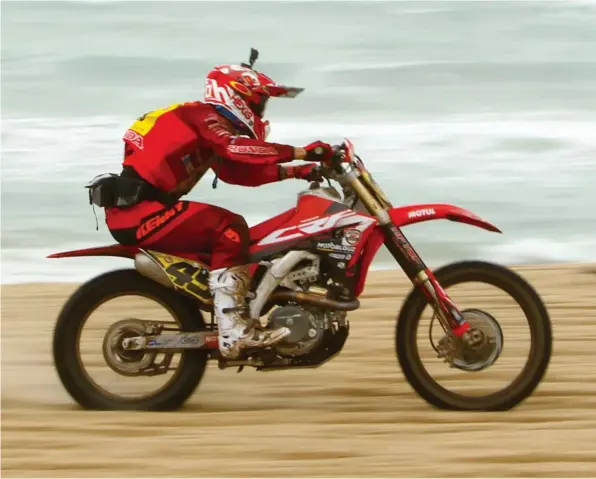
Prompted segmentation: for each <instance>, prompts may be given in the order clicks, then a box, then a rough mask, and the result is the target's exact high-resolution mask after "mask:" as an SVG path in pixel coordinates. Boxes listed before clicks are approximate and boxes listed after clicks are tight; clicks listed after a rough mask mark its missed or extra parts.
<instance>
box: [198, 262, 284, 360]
mask: <svg viewBox="0 0 596 479" xmlns="http://www.w3.org/2000/svg"><path fill="white" fill-rule="evenodd" d="M249 288H250V282H249V275H248V266H244V265H243V266H234V267H231V268H221V269H216V270H214V271H211V273H210V275H209V289H210V290H211V294H212V296H213V309H214V313H215V318H216V320H217V326H218V329H219V336H218V340H219V351H220V352H221V355H222V356H223V357H225V358H228V359H236V358H238V357H239V356H240V353H241V352H242V351H243V350H245V349H247V348H265V347H269V346H272V345H273V344H276V343H277V342H279V341H281V340H282V339H283V338H285V337H287V336H289V335H290V330H289V329H288V328H279V329H275V330H263V329H262V328H261V327H260V323H259V324H258V325H257V324H255V322H254V321H252V320H251V319H250V318H249V316H248V307H247V304H246V296H247V294H248V291H249Z"/></svg>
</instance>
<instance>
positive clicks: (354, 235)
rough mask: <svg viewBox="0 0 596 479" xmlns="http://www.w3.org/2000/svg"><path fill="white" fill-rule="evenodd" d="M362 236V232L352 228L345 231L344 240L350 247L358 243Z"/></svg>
mask: <svg viewBox="0 0 596 479" xmlns="http://www.w3.org/2000/svg"><path fill="white" fill-rule="evenodd" d="M361 236H362V233H360V231H359V230H357V229H353V228H351V229H349V230H346V231H344V239H345V240H346V242H347V243H348V244H349V245H352V246H353V245H355V244H356V243H358V241H360V237H361Z"/></svg>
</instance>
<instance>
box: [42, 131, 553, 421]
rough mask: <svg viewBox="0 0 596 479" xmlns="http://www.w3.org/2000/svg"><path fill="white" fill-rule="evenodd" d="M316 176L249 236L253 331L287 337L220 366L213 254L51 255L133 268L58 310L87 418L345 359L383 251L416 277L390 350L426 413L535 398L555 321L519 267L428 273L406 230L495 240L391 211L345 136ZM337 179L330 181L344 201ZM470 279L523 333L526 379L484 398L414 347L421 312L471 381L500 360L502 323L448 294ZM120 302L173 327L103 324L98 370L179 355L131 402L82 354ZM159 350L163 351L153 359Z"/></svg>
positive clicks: (64, 367)
mask: <svg viewBox="0 0 596 479" xmlns="http://www.w3.org/2000/svg"><path fill="white" fill-rule="evenodd" d="M317 171H318V174H319V175H320V177H319V181H313V182H311V183H310V185H309V188H308V189H307V190H305V191H302V192H300V193H299V194H298V199H297V204H296V206H295V207H294V208H291V209H289V210H288V211H285V212H283V213H281V214H279V215H277V216H275V217H273V218H270V219H268V220H266V221H264V222H262V223H260V224H257V225H255V226H254V227H252V228H250V255H251V269H250V271H251V277H252V280H251V281H252V284H251V287H250V293H249V295H248V297H247V305H248V313H249V315H250V318H252V320H253V321H255V322H256V323H257V324H261V326H262V327H265V328H278V327H281V326H285V327H288V328H289V329H290V330H291V334H290V336H288V337H286V338H285V339H284V340H283V341H282V342H280V343H278V344H277V345H274V346H273V347H270V348H267V349H262V350H254V351H248V352H247V354H246V357H243V358H242V359H237V360H226V359H224V358H223V357H222V356H221V355H220V353H219V350H218V330H217V325H216V322H215V321H214V316H213V300H212V297H211V294H210V291H209V287H208V276H209V266H208V264H209V255H208V254H206V253H200V252H198V253H196V254H189V253H185V254H184V253H180V252H177V251H155V250H151V249H145V248H140V247H135V246H124V245H119V244H116V245H112V246H105V247H96V248H89V249H81V250H75V251H67V252H62V253H56V254H52V255H50V256H49V257H50V258H67V257H77V256H79V257H80V256H117V257H124V258H130V259H133V260H134V266H135V267H134V268H130V269H123V270H117V271H112V272H108V273H105V274H102V275H99V276H97V277H95V278H93V279H91V280H89V281H88V282H86V283H84V284H83V285H81V286H80V287H79V288H78V289H77V290H76V291H75V292H74V293H73V295H72V296H71V297H70V298H69V300H68V301H67V303H66V304H65V305H64V307H63V309H62V311H61V312H60V314H59V317H58V320H57V324H56V326H55V331H54V341H53V357H54V362H55V367H56V369H57V371H58V374H59V377H60V380H61V381H62V384H63V385H64V387H65V388H66V390H67V391H68V393H69V394H70V395H71V396H72V398H74V399H75V400H76V401H77V402H78V403H79V404H80V405H82V406H83V407H85V408H90V409H137V410H167V409H170V410H171V409H176V408H178V407H180V406H182V405H183V404H184V402H185V401H186V400H187V399H188V398H189V396H190V395H192V394H193V392H194V391H195V389H196V387H197V386H198V385H199V383H200V381H201V379H202V377H203V374H204V372H205V369H206V366H207V363H208V361H217V364H218V366H219V368H220V369H223V368H229V367H238V371H241V370H242V368H243V367H245V366H251V367H254V368H256V370H258V371H277V370H284V369H294V368H316V367H319V366H321V365H322V364H324V363H326V362H328V361H329V360H331V359H332V358H334V357H335V356H336V355H338V354H339V353H340V351H341V350H342V348H343V346H344V344H345V342H346V340H347V338H348V334H349V329H350V324H349V322H348V319H347V313H348V312H349V311H354V310H356V309H358V308H359V306H360V301H359V299H358V297H359V296H360V294H361V293H362V291H363V288H364V284H365V280H366V277H367V272H368V270H369V266H370V264H371V262H372V260H373V258H374V256H375V254H376V253H377V251H378V250H379V248H380V247H381V245H383V244H384V245H385V246H386V247H387V249H388V250H389V252H390V253H391V255H392V256H393V258H395V260H396V261H397V263H398V264H399V265H400V266H401V268H402V269H403V271H404V272H405V274H406V275H407V277H408V278H409V279H410V280H411V282H412V289H411V291H410V292H409V294H408V296H407V297H406V299H405V301H404V302H403V304H402V307H401V310H400V311H399V313H398V317H397V325H396V331H395V348H396V354H397V358H398V362H399V365H400V367H401V369H402V371H403V373H404V375H405V378H406V379H407V381H408V382H409V384H410V385H411V386H412V387H413V389H414V390H415V391H416V392H417V393H418V394H419V395H420V396H421V397H422V398H423V399H424V400H426V401H427V402H428V403H429V404H431V405H433V406H435V407H438V408H442V409H452V410H508V409H511V408H513V407H515V406H516V405H517V404H519V403H520V402H521V401H523V400H524V399H526V398H527V397H528V396H530V395H531V394H532V393H533V391H534V390H535V388H536V387H537V386H538V384H539V382H540V381H541V379H542V377H543V375H544V374H545V371H546V369H547V367H548V363H549V360H550V356H551V349H552V333H551V323H550V318H549V315H548V312H547V310H546V308H545V305H544V304H543V302H542V300H541V298H540V297H539V296H538V294H537V293H536V292H535V290H534V289H533V288H532V286H531V285H530V284H529V283H528V282H526V280H525V279H523V278H522V277H521V276H520V275H518V274H517V273H516V272H514V271H512V270H510V269H508V268H506V267H504V266H501V265H498V264H493V263H490V262H485V261H460V262H454V263H451V264H448V265H445V266H442V267H440V268H438V269H436V270H435V271H431V269H430V268H428V267H427V266H426V265H425V263H424V262H423V261H422V259H421V258H420V256H419V255H418V254H417V252H416V251H415V250H414V248H413V247H412V245H411V244H410V242H409V241H408V240H407V239H406V237H405V236H404V234H403V233H402V231H401V228H402V227H404V226H406V225H411V224H414V223H419V222H423V221H429V220H439V219H446V220H450V221H455V222H460V223H465V224H468V225H472V226H476V227H479V228H483V229H484V230H487V231H491V232H498V233H500V232H501V231H500V230H499V229H498V228H497V227H496V226H494V225H492V224H491V223H489V222H487V221H485V220H483V219H482V218H480V217H479V216H477V215H475V214H473V213H472V212H470V211H468V210H466V209H463V208H460V207H457V206H453V205H449V204H417V205H410V206H402V207H393V206H392V204H391V203H390V201H389V200H388V198H387V197H386V195H385V194H384V193H383V191H382V190H381V189H380V187H379V186H378V184H377V183H376V182H375V181H374V179H373V178H372V176H371V174H370V172H369V171H368V169H367V168H366V166H365V165H364V162H363V161H362V159H361V158H360V157H359V156H357V155H356V154H355V151H354V147H353V145H352V143H351V142H350V141H349V140H348V139H346V140H345V142H344V143H343V144H342V145H340V146H338V147H335V150H334V155H333V159H332V161H330V162H328V163H327V164H321V166H319V167H317ZM325 180H326V183H325ZM332 180H333V181H336V182H337V183H339V185H340V189H341V193H340V191H339V190H338V189H337V188H335V187H333V186H332V183H331V181H332ZM342 193H343V194H342ZM174 208H175V206H174ZM166 214H167V213H166ZM470 281H477V282H480V283H487V284H489V285H493V286H495V287H497V288H499V289H501V290H502V291H504V292H505V293H506V294H507V295H508V296H510V297H511V298H513V300H514V301H515V302H517V304H518V305H520V306H521V308H522V309H523V311H524V314H525V316H526V320H527V322H528V325H529V328H530V331H531V334H530V335H531V348H530V353H529V355H528V357H527V361H526V363H525V365H524V367H523V370H522V371H521V373H519V374H518V375H517V377H516V378H515V379H514V380H513V382H512V383H511V384H509V385H508V386H506V387H504V388H502V389H500V390H498V391H497V392H495V393H492V394H488V395H481V396H470V395H462V394H458V393H454V392H452V391H450V390H448V389H445V388H444V387H442V386H441V385H440V384H439V383H438V382H437V381H436V380H435V379H434V378H433V377H432V376H431V375H430V374H429V373H428V372H427V371H426V369H425V368H424V366H423V364H422V361H421V359H420V355H419V351H418V348H417V346H416V330H417V326H418V324H419V322H420V318H421V315H422V311H423V310H424V308H425V306H427V305H429V306H430V308H431V310H433V311H434V315H433V320H434V319H438V322H439V323H440V325H441V327H442V329H443V332H441V334H443V333H444V336H443V337H442V339H441V340H440V341H438V344H434V343H433V344H432V346H433V349H434V351H435V352H436V356H438V357H439V358H441V360H442V361H444V362H446V363H447V364H448V365H449V366H450V367H452V368H456V369H458V370H462V371H466V372H469V373H470V374H471V373H472V372H474V371H480V370H483V369H486V368H489V367H490V366H491V365H493V364H494V363H495V362H496V361H497V359H498V358H499V356H500V353H501V351H502V348H503V333H502V329H501V327H500V325H499V322H498V321H497V320H496V319H495V318H494V317H493V316H492V315H491V314H489V313H488V312H486V311H483V310H479V309H463V310H462V309H459V308H458V307H457V306H456V305H455V304H454V302H453V301H452V300H451V299H450V297H449V295H448V294H447V292H446V291H445V289H444V288H448V287H451V286H454V285H457V284H460V283H465V282H470ZM129 294H136V295H140V296H145V297H148V298H151V299H153V300H155V301H157V302H158V303H159V304H161V305H163V306H164V307H165V308H166V309H167V310H168V311H169V313H170V314H172V316H173V317H174V318H175V322H160V321H147V320H142V319H135V318H126V319H122V320H120V321H117V322H116V323H114V324H112V325H111V326H110V327H109V328H108V330H107V332H106V333H105V336H104V339H103V345H102V351H103V358H104V360H105V362H106V363H107V365H108V366H109V367H110V368H111V369H112V370H113V371H115V372H117V373H118V374H120V375H123V376H130V377H134V376H155V375H160V374H165V373H166V372H167V371H169V370H171V369H172V368H171V363H172V358H173V356H174V355H175V354H179V355H180V361H179V364H178V370H177V372H176V374H175V375H174V377H173V379H172V380H171V381H170V382H169V383H168V384H167V385H166V386H164V387H163V388H161V389H160V390H159V391H157V392H155V393H153V394H150V395H148V396H146V397H143V398H140V399H139V398H133V399H129V398H124V397H121V396H118V395H114V394H112V393H109V392H104V391H103V390H102V389H101V388H99V387H98V386H97V385H96V384H94V382H93V381H92V380H91V379H90V377H89V375H88V374H87V373H86V372H85V370H84V369H83V367H82V363H81V360H80V359H79V357H78V353H79V340H80V331H81V329H82V326H83V324H84V323H85V321H86V318H87V317H88V316H89V315H90V314H91V312H93V311H94V310H95V309H96V308H97V307H98V306H99V305H101V304H103V303H104V302H106V301H108V300H111V299H113V298H115V297H118V296H122V295H129ZM205 318H208V319H205ZM209 318H210V319H209ZM262 319H265V320H266V325H264V326H263V325H262ZM173 326H174V327H173ZM431 327H432V326H431ZM431 341H432V338H431ZM158 354H160V355H163V360H162V361H161V362H159V363H158V362H156V357H157V355H158ZM466 375H467V373H466Z"/></svg>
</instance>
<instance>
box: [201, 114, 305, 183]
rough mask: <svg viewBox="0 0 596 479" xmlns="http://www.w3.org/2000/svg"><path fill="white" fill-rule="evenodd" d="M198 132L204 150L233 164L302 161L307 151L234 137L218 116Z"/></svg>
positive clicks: (212, 115) (205, 120)
mask: <svg viewBox="0 0 596 479" xmlns="http://www.w3.org/2000/svg"><path fill="white" fill-rule="evenodd" d="M199 129H200V132H201V137H202V139H203V141H204V145H205V146H207V147H209V148H211V149H213V151H214V152H215V154H216V155H217V156H220V157H221V158H224V159H226V160H229V161H233V162H239V163H245V164H246V163H249V164H253V165H275V164H277V163H286V162H289V161H293V160H301V159H303V158H304V157H305V155H306V151H305V150H304V148H294V147H293V146H290V145H281V144H278V143H268V142H266V141H261V140H255V139H252V138H245V137H241V136H234V135H233V134H232V133H231V132H230V131H229V130H228V128H226V125H225V123H224V121H223V120H222V119H221V118H220V117H219V116H218V115H217V114H210V115H207V117H205V119H204V120H203V121H202V122H200V124H199ZM272 171H273V170H272ZM222 179H223V178H222ZM224 181H225V180H224Z"/></svg>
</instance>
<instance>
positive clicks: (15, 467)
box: [2, 265, 596, 477]
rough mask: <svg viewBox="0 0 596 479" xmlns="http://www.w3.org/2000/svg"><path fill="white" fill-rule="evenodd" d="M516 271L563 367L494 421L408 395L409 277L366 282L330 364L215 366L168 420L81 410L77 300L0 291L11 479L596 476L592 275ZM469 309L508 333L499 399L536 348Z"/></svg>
mask: <svg viewBox="0 0 596 479" xmlns="http://www.w3.org/2000/svg"><path fill="white" fill-rule="evenodd" d="M515 269H516V270H518V271H519V272H520V273H521V274H522V275H523V276H524V277H526V278H527V279H529V280H530V281H531V282H532V283H533V284H534V286H535V287H536V288H537V290H538V292H539V293H540V294H541V295H542V297H543V299H544V300H545V302H546V304H547V307H548V308H549V313H550V314H551V319H552V322H553V331H554V338H555V342H554V353H553V357H552V361H551V364H550V367H549V370H548V372H547V374H546V377H545V379H544V381H543V383H542V384H541V386H540V387H539V388H538V390H537V391H536V392H535V393H534V395H533V396H532V397H530V398H529V399H528V400H527V401H526V402H524V403H522V404H521V405H520V406H519V407H518V408H516V409H514V410H512V411H509V412H501V413H457V412H443V411H439V410H435V409H433V408H432V407H430V406H429V405H427V404H426V403H425V402H424V401H423V400H422V399H420V398H419V397H418V396H417V395H416V393H415V392H414V391H413V390H412V389H411V387H410V386H409V385H408V384H407V383H406V382H405V380H404V377H403V374H402V372H401V371H400V369H399V367H398V364H397V360H396V356H395V351H394V346H393V341H394V339H393V334H394V325H395V316H396V312H397V310H398V309H399V307H400V306H401V303H402V300H403V298H404V295H405V292H406V290H407V288H408V284H407V283H406V282H405V281H404V279H405V278H404V276H403V274H402V273H401V272H375V273H372V274H371V275H370V277H369V281H368V283H367V288H366V290H365V292H364V294H363V296H362V298H361V299H362V303H363V306H362V309H361V310H359V311H357V312H355V313H351V314H350V316H349V319H350V321H351V327H352V330H351V331H352V333H351V336H350V337H349V339H348V343H347V345H346V346H345V348H344V351H343V352H342V353H341V354H340V356H338V357H337V358H335V359H334V360H333V361H332V362H330V363H327V364H326V365H324V366H322V367H321V368H319V369H317V370H307V371H284V372H270V373H263V372H257V371H254V370H252V369H249V368H247V369H245V370H244V371H243V372H242V373H240V374H237V373H236V370H235V369H226V370H224V371H220V370H218V369H217V367H216V366H215V365H214V366H211V367H209V369H208V371H207V373H206V375H205V378H204V380H203V382H202V384H201V385H200V386H199V389H198V390H197V392H196V393H195V394H194V396H193V397H191V399H190V400H189V401H188V403H187V405H186V407H185V408H184V409H182V410H180V411H176V412H168V413H130V412H92V411H84V410H81V409H80V408H79V407H78V406H77V405H76V404H75V403H74V402H73V400H72V399H71V398H70V397H69V396H68V395H67V393H66V392H65V390H64V389H63V387H62V386H61V384H60V382H59V381H58V378H57V375H56V373H55V370H54V368H53V365H52V360H51V356H50V351H51V340H52V330H53V326H54V321H55V319H56V316H57V314H58V311H59V308H60V307H61V306H62V304H63V303H64V301H65V300H66V299H67V297H68V295H69V294H70V293H71V292H72V291H73V290H74V288H75V287H76V285H64V284H41V285H36V284H29V285H3V286H2V475H3V476H4V477H23V476H37V477H40V476H43V477H85V476H87V477H89V476H93V477H168V476H169V477H182V476H184V477H197V476H227V477H229V476H278V477H279V476H319V477H322V476H326V477H329V476H344V477H345V476H352V477H354V476H363V477H374V476H377V477H378V476H384V477H388V476H391V477H398V476H400V477H403V476H406V477H420V476H427V477H428V476H433V477H445V476H459V477H474V476H476V477H477V476H481V477H497V476H501V477H502V476H510V477H511V476H517V477H519V476H533V477H589V476H596V355H595V354H594V349H595V344H596V268H594V267H591V266H590V265H567V266H535V267H532V266H526V267H519V268H515ZM453 291H454V292H453V295H454V298H455V299H456V300H457V301H461V300H460V297H461V296H458V295H457V294H456V293H455V291H456V290H453ZM450 293H451V290H450ZM466 294H469V295H471V296H470V297H475V298H476V299H481V300H483V301H484V303H483V304H482V307H485V308H492V309H489V310H490V311H491V312H492V314H493V315H494V316H495V317H498V318H499V317H502V318H504V319H506V320H508V321H509V323H511V324H510V325H511V329H510V331H511V332H510V333H508V330H507V328H506V326H504V327H503V329H504V334H505V337H506V347H505V350H504V351H503V357H504V358H505V357H506V353H507V352H512V356H511V357H510V358H509V359H503V361H504V363H503V364H504V366H503V368H502V369H501V370H497V372H495V373H494V375H493V376H492V377H490V376H489V379H487V380H483V381H484V382H482V384H483V385H487V386H490V384H492V383H491V381H493V382H494V384H497V383H496V381H499V380H501V379H503V378H502V377H501V375H503V374H505V373H507V372H508V371H509V374H511V371H510V369H511V367H512V365H514V363H515V360H516V357H517V359H519V358H520V357H521V356H520V354H521V353H519V351H523V347H525V348H527V346H528V341H527V338H526V339H525V345H524V344H523V343H524V341H522V339H524V334H522V333H523V328H522V327H521V326H520V325H521V324H522V323H521V316H520V317H518V319H517V321H516V320H515V315H514V314H513V313H512V309H511V307H510V306H507V305H506V304H505V303H506V302H505V301H504V300H497V299H494V298H493V297H492V296H491V295H490V294H484V295H480V294H479V293H478V292H477V291H475V290H471V291H467V293H466ZM464 296H465V295H464ZM495 298H496V297H495ZM491 301H492V303H491ZM491 304H492V306H491ZM499 308H501V309H502V311H501V312H499ZM505 322H507V321H505ZM508 334H509V335H508ZM419 341H420V343H422V342H423V341H424V338H423V335H421V338H420V339H419ZM522 346H523V347H522ZM518 353H519V354H518ZM516 354H517V356H516ZM427 357H428V361H430V362H432V357H431V356H430V354H429V356H427ZM96 359H97V358H96ZM425 360H426V357H425ZM434 362H435V363H436V364H435V365H434V366H433V367H434V368H435V369H434V370H436V371H438V372H439V374H443V375H444V376H445V377H446V378H449V377H451V376H454V375H455V373H454V372H453V371H452V370H449V368H447V367H446V366H444V365H442V364H441V363H440V362H438V360H435V361H434ZM498 364H499V363H497V365H498ZM497 365H495V367H496V366H497ZM489 373H491V372H490V371H489V372H487V374H489ZM460 374H464V373H460ZM479 374H484V373H479ZM450 375H451V376H450ZM511 377H512V376H508V378H509V379H510V378H511ZM454 384H455V383H454Z"/></svg>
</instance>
